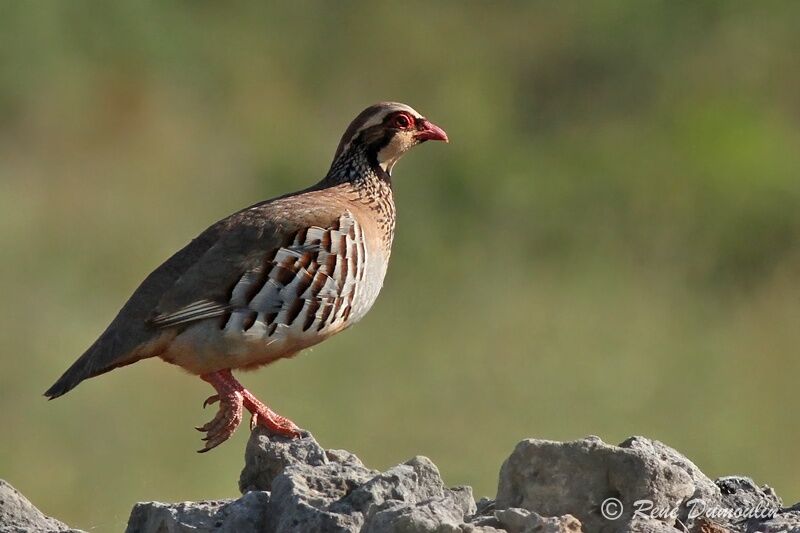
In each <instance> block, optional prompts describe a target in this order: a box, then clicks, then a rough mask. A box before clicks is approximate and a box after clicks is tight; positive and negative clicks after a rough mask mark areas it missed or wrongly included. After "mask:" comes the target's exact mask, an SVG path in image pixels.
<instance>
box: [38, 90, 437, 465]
mask: <svg viewBox="0 0 800 533" xmlns="http://www.w3.org/2000/svg"><path fill="white" fill-rule="evenodd" d="M427 140H441V141H447V140H448V139H447V135H446V134H445V132H444V131H443V130H442V129H441V128H439V127H438V126H436V125H434V124H432V123H431V122H429V121H428V120H427V119H426V118H424V117H423V116H421V115H420V114H419V113H417V112H416V111H415V110H414V109H412V108H411V107H409V106H407V105H405V104H400V103H394V102H382V103H379V104H376V105H373V106H370V107H368V108H367V109H365V110H364V111H362V112H361V113H360V114H359V115H358V116H357V117H356V118H355V119H354V120H353V122H352V123H351V124H350V126H349V127H348V128H347V130H346V131H345V133H344V135H343V136H342V139H341V141H340V143H339V146H338V148H337V150H336V153H335V155H334V158H333V163H332V164H331V167H330V169H329V171H328V173H327V175H326V176H325V177H324V178H323V179H322V180H321V181H319V182H318V183H317V184H316V185H314V186H312V187H310V188H308V189H305V190H302V191H299V192H297V193H293V194H288V195H285V196H281V197H278V198H275V199H272V200H267V201H265V202H261V203H258V204H255V205H253V206H251V207H248V208H246V209H243V210H241V211H239V212H237V213H234V214H233V215H231V216H229V217H227V218H225V219H223V220H220V221H219V222H217V223H216V224H214V225H212V226H211V227H209V228H208V229H207V230H205V231H204V232H203V233H201V234H200V235H199V236H198V237H197V238H196V239H194V240H193V241H192V242H190V243H189V244H188V245H187V246H186V247H184V248H183V249H182V250H180V251H178V252H177V253H176V254H175V255H173V256H172V257H170V258H169V259H168V260H167V261H166V262H164V263H163V264H162V265H161V266H159V267H158V268H157V269H156V270H155V271H154V272H153V273H151V274H150V275H149V276H148V277H147V278H146V279H145V280H144V281H143V282H142V284H141V285H140V286H139V288H138V289H137V290H136V291H135V292H134V293H133V295H132V296H131V298H130V299H129V300H128V302H127V303H126V304H125V305H124V306H123V308H122V310H121V311H120V312H119V314H118V315H117V317H116V318H115V319H114V320H113V321H112V322H111V325H109V326H108V328H107V329H106V330H105V332H103V334H102V335H100V337H99V338H98V339H97V340H96V341H95V343H94V344H92V346H91V347H90V348H89V349H88V350H87V351H86V352H85V353H84V354H83V355H82V356H81V357H80V358H78V360H77V361H75V363H74V364H73V365H72V366H71V367H70V368H69V369H68V370H67V371H66V372H65V373H64V375H63V376H61V378H59V380H58V381H57V382H56V383H55V384H54V385H53V386H52V387H50V389H48V391H47V392H46V393H45V395H46V396H48V397H49V398H51V399H52V398H57V397H59V396H61V395H63V394H65V393H66V392H68V391H70V390H71V389H73V388H74V387H75V386H77V385H78V384H79V383H80V382H82V381H83V380H85V379H87V378H90V377H94V376H97V375H100V374H103V373H105V372H108V371H110V370H113V369H114V368H117V367H120V366H124V365H128V364H131V363H134V362H136V361H138V360H140V359H145V358H149V357H160V358H161V359H163V360H164V361H167V362H169V363H173V364H175V365H178V366H180V367H182V368H183V369H185V370H187V371H189V372H190V373H193V374H197V375H199V376H200V377H201V378H202V379H204V380H205V381H207V382H209V383H211V385H212V386H214V388H215V390H216V394H215V395H213V396H211V397H210V398H208V400H206V403H214V402H217V401H218V402H219V403H220V407H219V411H218V412H217V415H216V416H215V418H214V419H213V420H212V421H211V422H209V423H208V424H206V425H204V426H203V427H201V428H198V429H199V430H201V431H203V432H206V437H205V440H206V445H205V447H204V448H203V449H202V450H200V451H207V450H210V449H211V448H214V447H215V446H217V445H219V444H220V443H222V442H224V441H225V440H226V439H228V438H229V437H230V436H231V435H232V434H233V432H234V431H235V430H236V428H237V427H238V425H239V423H240V422H241V419H242V413H243V409H247V410H249V411H250V412H251V413H252V415H253V418H252V420H251V424H262V425H264V426H266V427H268V428H269V429H271V430H272V431H275V432H277V433H281V434H284V435H297V434H298V431H299V429H298V427H297V426H296V425H295V424H294V423H293V422H291V421H290V420H288V419H286V418H283V417H281V416H280V415H278V414H276V413H274V412H273V411H272V410H270V409H269V408H268V407H267V406H266V405H264V404H262V403H261V402H259V401H258V400H257V399H256V398H255V397H254V396H253V395H252V394H251V393H250V392H249V391H247V390H246V389H244V388H243V387H242V386H241V385H240V384H239V383H238V382H237V381H236V380H235V379H234V377H233V375H232V374H231V369H241V368H244V369H247V368H256V367H259V366H262V365H265V364H269V363H271V362H273V361H275V360H277V359H280V358H284V357H291V356H293V355H294V354H296V353H297V352H298V351H300V350H302V349H303V348H306V347H309V346H312V345H314V344H317V343H319V342H321V341H322V340H324V339H326V338H327V337H329V336H331V335H333V334H335V333H337V332H339V331H341V330H343V329H345V328H347V327H349V326H351V325H352V324H354V323H355V322H357V321H358V320H359V319H361V318H362V317H363V316H364V315H365V314H366V313H367V311H368V310H369V309H370V307H371V306H372V304H373V303H374V302H375V299H376V298H377V296H378V292H379V291H380V289H381V286H382V284H383V278H384V275H385V274H386V268H387V265H388V261H389V255H390V253H391V245H392V238H393V236H394V224H395V207H394V200H393V197H392V186H391V173H392V170H393V168H394V165H395V163H396V162H397V161H398V160H399V159H400V157H401V156H402V155H403V154H405V153H406V152H407V151H408V150H409V149H410V148H412V147H413V146H415V145H417V144H420V143H422V142H424V141H427Z"/></svg>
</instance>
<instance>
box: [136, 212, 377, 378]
mask: <svg viewBox="0 0 800 533" xmlns="http://www.w3.org/2000/svg"><path fill="white" fill-rule="evenodd" d="M369 241H370V239H368V238H367V237H366V236H365V232H364V228H363V227H362V226H361V224H359V222H358V221H357V220H356V218H355V217H354V216H353V214H352V213H351V212H350V211H346V212H345V213H344V214H343V215H342V216H341V217H340V218H339V220H338V223H334V224H333V225H332V226H331V227H326V228H322V227H317V226H312V227H309V228H307V229H303V230H301V231H299V232H297V233H296V234H295V235H294V238H293V241H292V242H291V244H289V245H287V246H283V247H280V248H277V249H276V250H274V251H272V252H270V253H268V254H265V256H264V258H263V259H262V260H261V261H260V262H259V264H257V265H255V266H253V267H252V268H250V269H248V270H246V271H244V272H242V273H241V276H239V278H238V281H237V282H236V283H235V285H234V286H233V288H232V289H231V291H230V295H229V298H228V301H226V302H220V301H208V300H202V299H201V300H197V301H196V302H193V303H192V304H189V305H186V306H184V307H182V308H181V309H178V310H176V311H174V312H170V313H169V314H161V315H157V316H156V317H154V318H153V319H152V321H151V323H152V324H153V325H154V326H156V327H159V328H164V329H163V334H162V335H161V336H160V337H159V338H158V339H157V340H155V344H158V345H159V346H160V347H163V348H162V349H163V351H161V353H159V354H158V355H159V356H160V357H161V358H162V359H164V360H166V361H168V362H170V363H174V364H177V365H179V366H181V367H183V368H184V369H186V370H188V371H189V372H192V373H196V374H207V373H209V372H215V371H218V370H222V369H225V368H247V367H251V368H252V367H257V366H260V365H264V364H267V363H270V362H272V361H274V360H276V359H279V358H282V357H289V356H291V355H294V354H295V353H297V352H298V351H299V350H302V349H303V348H306V347H309V346H312V345H314V344H317V343H318V342H321V341H322V340H324V339H326V338H327V337H329V336H331V335H333V334H334V333H337V332H339V331H341V330H342V329H344V328H346V327H348V326H350V325H352V324H354V323H355V322H357V321H358V320H359V319H361V318H362V317H363V316H364V315H365V314H366V313H367V311H368V310H369V308H370V307H371V306H372V304H373V303H374V302H375V299H376V298H377V296H378V292H379V291H380V288H381V285H382V284H383V278H384V275H385V273H386V265H387V262H388V261H387V260H388V257H383V250H381V249H380V248H379V247H373V246H370V245H369Z"/></svg>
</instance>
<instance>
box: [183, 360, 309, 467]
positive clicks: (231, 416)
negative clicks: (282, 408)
mask: <svg viewBox="0 0 800 533" xmlns="http://www.w3.org/2000/svg"><path fill="white" fill-rule="evenodd" d="M200 377H201V378H202V379H204V380H205V381H207V382H209V383H211V384H212V385H213V386H214V388H215V389H216V390H217V394H214V395H213V396H209V397H208V398H206V401H205V402H203V407H207V406H209V405H211V404H214V403H217V402H219V410H218V411H217V414H216V415H215V416H214V418H213V419H212V420H211V421H210V422H208V423H207V424H205V425H203V426H199V427H196V428H195V429H197V430H198V431H200V432H203V433H205V436H203V439H202V440H204V441H205V442H206V444H205V446H204V447H203V449H202V450H198V451H199V452H200V453H203V452H207V451H208V450H210V449H212V448H215V447H217V446H219V445H220V444H222V443H223V442H225V441H226V440H228V439H229V438H230V437H231V435H233V433H234V432H235V431H236V428H237V427H239V424H240V423H241V422H242V414H243V413H244V409H247V410H248V411H250V413H251V414H252V416H251V417H250V430H251V431H252V430H253V429H255V428H256V426H259V425H260V426H264V427H266V428H267V429H268V430H270V431H271V432H273V433H275V434H277V435H283V436H284V437H290V438H297V437H300V436H301V431H302V430H301V429H300V428H299V427H297V425H296V424H295V423H294V422H292V421H291V420H289V419H288V418H285V417H282V416H281V415H279V414H278V413H276V412H275V411H273V410H272V409H270V408H269V407H267V406H266V405H264V404H263V403H261V402H260V401H259V400H258V399H257V398H256V397H255V396H253V394H252V393H251V392H250V391H248V390H247V389H245V388H244V387H242V385H241V384H240V383H239V382H238V381H236V380H235V379H234V378H233V376H232V375H231V373H230V370H222V371H219V372H212V373H210V374H203V375H201V376H200Z"/></svg>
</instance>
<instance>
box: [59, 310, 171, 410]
mask: <svg viewBox="0 0 800 533" xmlns="http://www.w3.org/2000/svg"><path fill="white" fill-rule="evenodd" d="M113 326H114V323H112V324H111V326H110V327H109V328H108V330H106V332H105V333H104V334H103V335H101V336H100V338H99V339H97V341H95V343H94V344H93V345H92V346H90V347H89V349H88V350H86V352H85V353H84V354H83V355H82V356H80V357H79V358H78V360H77V361H75V362H74V363H72V366H70V367H69V368H68V369H67V371H66V372H64V374H63V375H62V376H61V377H60V378H58V381H56V382H55V383H54V384H53V386H52V387H50V388H49V389H47V391H46V392H45V393H44V395H45V396H47V398H48V399H50V400H52V399H54V398H58V397H59V396H62V395H64V394H66V393H68V392H69V391H71V390H72V389H74V388H75V387H77V386H78V385H79V384H80V382H82V381H83V380H85V379H89V378H93V377H95V376H99V375H100V374H105V373H106V372H110V371H111V370H114V369H115V368H119V367H121V366H125V365H129V364H131V363H135V362H136V361H138V360H140V359H144V358H145V357H152V356H153V355H155V353H154V352H153V349H154V348H156V347H155V346H153V345H149V344H148V343H147V341H148V340H151V339H149V338H148V337H151V338H152V335H151V334H150V333H148V332H146V331H144V328H142V331H139V332H132V331H131V332H128V333H130V335H129V336H128V338H127V339H126V341H121V340H120V339H119V337H118V336H117V335H114V333H113V331H114V327H113ZM134 333H138V335H136V334H134Z"/></svg>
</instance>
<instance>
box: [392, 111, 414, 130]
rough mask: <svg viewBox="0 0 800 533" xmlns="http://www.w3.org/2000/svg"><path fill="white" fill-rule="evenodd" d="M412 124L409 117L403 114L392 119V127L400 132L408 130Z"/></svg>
mask: <svg viewBox="0 0 800 533" xmlns="http://www.w3.org/2000/svg"><path fill="white" fill-rule="evenodd" d="M412 123H413V120H411V117H409V116H408V115H406V114H405V113H400V114H399V115H397V116H396V117H394V120H392V125H394V127H396V128H400V129H401V130H405V129H408V128H410V127H411V124H412Z"/></svg>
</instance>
